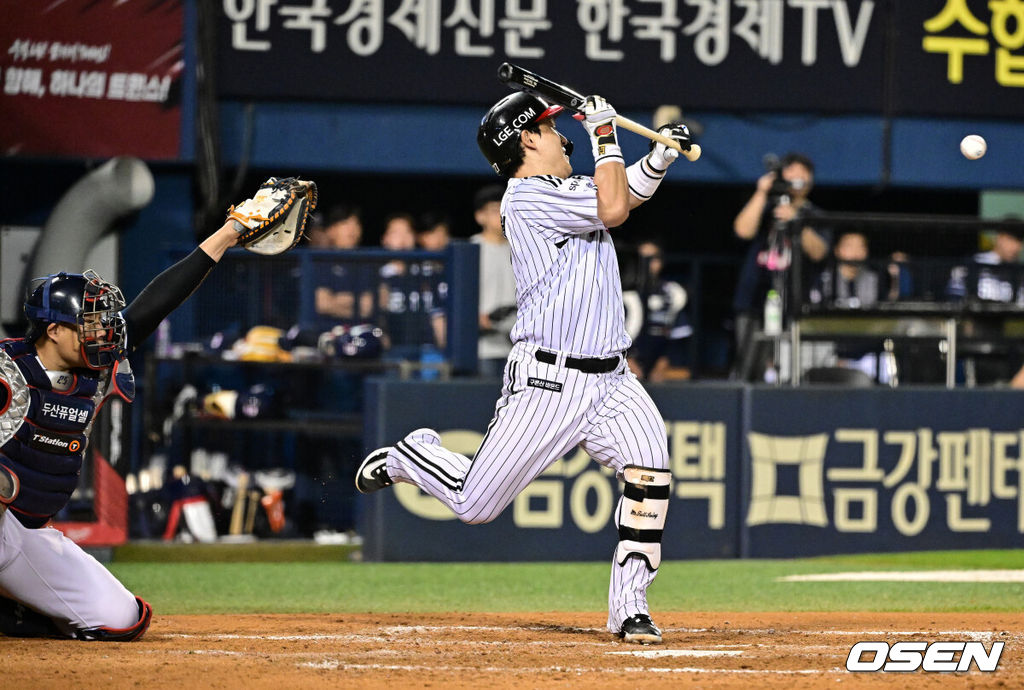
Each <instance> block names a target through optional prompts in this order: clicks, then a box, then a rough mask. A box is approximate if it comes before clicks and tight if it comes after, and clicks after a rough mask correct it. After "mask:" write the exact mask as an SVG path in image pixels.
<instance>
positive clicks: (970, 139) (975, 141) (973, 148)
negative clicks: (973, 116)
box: [960, 134, 988, 161]
mask: <svg viewBox="0 0 1024 690" xmlns="http://www.w3.org/2000/svg"><path fill="white" fill-rule="evenodd" d="M987 149H988V144H986V143H985V139H984V138H982V137H981V135H979V134H968V135H967V136H966V137H964V138H963V140H962V141H961V142H960V153H962V154H964V158H969V159H971V160H972V161H975V160H978V159H979V158H981V157H982V156H984V155H985V151H986V150H987Z"/></svg>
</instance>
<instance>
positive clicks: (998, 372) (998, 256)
mask: <svg viewBox="0 0 1024 690" xmlns="http://www.w3.org/2000/svg"><path fill="white" fill-rule="evenodd" d="M1006 220H1018V219H1017V218H1016V217H1008V218H1007V219H1006ZM1022 247H1024V224H1022V225H1014V226H1000V227H999V228H998V229H997V231H996V236H995V239H994V240H993V243H992V249H991V250H989V251H986V252H980V253H978V254H975V255H974V256H973V257H971V261H970V263H969V264H965V265H961V266H957V267H955V268H954V269H953V270H952V271H951V272H950V277H949V282H948V283H947V285H946V294H947V296H948V297H950V298H951V299H954V300H963V299H974V300H978V301H980V302H997V303H1004V304H1014V303H1015V304H1017V305H1024V265H1022V264H1021V263H1020V254H1021V248H1022ZM972 335H974V336H975V337H977V338H984V337H985V336H986V335H992V336H993V340H994V341H997V340H998V339H999V338H998V334H996V333H992V334H988V333H985V332H975V333H972ZM961 352H968V354H966V355H965V357H964V359H963V361H962V365H963V376H964V380H965V381H967V382H968V384H981V385H986V384H1006V383H1010V385H1013V386H1014V387H1017V386H1018V385H1020V386H1021V387H1024V367H1022V366H1021V365H1022V362H1024V353H1022V352H1021V351H1020V349H1019V348H1011V349H1010V351H1009V352H1006V351H999V350H997V352H996V354H995V355H994V356H993V355H990V354H987V353H985V352H976V353H969V348H968V347H965V346H962V347H961Z"/></svg>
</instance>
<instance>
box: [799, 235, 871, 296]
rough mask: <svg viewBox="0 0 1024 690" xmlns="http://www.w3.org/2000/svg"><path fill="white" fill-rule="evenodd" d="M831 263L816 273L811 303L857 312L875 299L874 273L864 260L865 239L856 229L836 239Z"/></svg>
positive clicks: (866, 240) (865, 251)
mask: <svg viewBox="0 0 1024 690" xmlns="http://www.w3.org/2000/svg"><path fill="white" fill-rule="evenodd" d="M832 254H833V261H832V262H830V265H829V266H827V267H826V268H825V269H823V270H822V271H821V273H820V274H818V277H817V278H816V279H815V280H814V286H813V287H812V288H811V293H810V298H811V302H813V303H815V304H818V303H826V304H833V305H835V306H839V307H845V308H849V309H857V308H858V307H869V306H871V305H872V304H874V303H875V302H877V301H878V298H879V280H878V273H877V272H876V271H874V270H872V269H871V268H869V267H868V266H867V265H866V264H865V263H864V262H866V261H867V260H868V238H867V237H866V236H865V235H864V233H862V232H858V231H856V230H850V231H846V232H844V233H843V234H841V235H840V236H839V239H838V240H837V241H836V245H835V248H834V249H833V250H832Z"/></svg>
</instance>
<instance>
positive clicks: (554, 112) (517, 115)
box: [476, 91, 573, 177]
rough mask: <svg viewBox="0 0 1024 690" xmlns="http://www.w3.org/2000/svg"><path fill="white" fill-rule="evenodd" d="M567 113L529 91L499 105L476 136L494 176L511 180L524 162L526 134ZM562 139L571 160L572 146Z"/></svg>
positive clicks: (493, 108)
mask: <svg viewBox="0 0 1024 690" xmlns="http://www.w3.org/2000/svg"><path fill="white" fill-rule="evenodd" d="M563 110H564V108H563V107H562V106H560V105H551V104H548V103H546V102H545V101H543V100H541V99H539V98H537V97H536V96H534V95H532V94H529V93H526V92H525V91H517V92H515V93H512V94H509V95H508V96H505V97H504V98H502V99H501V100H500V101H498V102H497V103H495V104H494V106H493V107H492V108H491V109H490V110H488V111H487V114H486V115H484V117H483V119H482V120H481V121H480V128H479V129H478V130H477V133H476V143H477V146H479V147H480V152H481V153H483V154H484V158H486V159H487V162H488V163H490V164H491V167H492V168H494V172H496V173H498V174H499V175H501V176H502V177H511V176H512V175H513V174H514V173H515V171H516V168H517V167H518V166H519V163H520V162H522V156H521V153H520V151H519V137H520V135H521V134H522V133H523V130H524V129H529V128H531V127H533V126H534V125H536V124H538V123H540V122H543V121H544V120H548V119H551V118H555V117H557V116H558V115H559V113H561V112H562V111H563ZM552 124H554V123H553V122H552ZM556 131H557V130H556ZM558 136H559V137H561V138H562V147H563V148H564V149H565V155H567V156H571V155H572V148H573V147H572V142H571V141H569V140H568V139H566V138H565V137H564V136H562V135H561V134H559V135H558Z"/></svg>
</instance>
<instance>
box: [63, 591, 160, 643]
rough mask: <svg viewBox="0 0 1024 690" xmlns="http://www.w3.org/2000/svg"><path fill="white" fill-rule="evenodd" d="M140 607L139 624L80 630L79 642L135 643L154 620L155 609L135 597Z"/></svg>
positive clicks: (78, 633)
mask: <svg viewBox="0 0 1024 690" xmlns="http://www.w3.org/2000/svg"><path fill="white" fill-rule="evenodd" d="M135 602H136V603H137V604H138V605H139V622H138V623H136V624H135V625H133V626H130V627H128V628H108V627H107V626H105V625H104V626H100V627H98V628H89V629H87V630H79V631H78V632H77V633H76V634H75V637H77V638H78V639H79V640H96V641H99V642H133V641H135V640H137V639H139V638H140V637H142V636H143V635H145V634H146V630H148V629H149V622H150V621H151V620H152V619H153V607H152V606H150V605H149V603H148V602H145V601H143V600H142V599H140V598H139V597H135Z"/></svg>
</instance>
